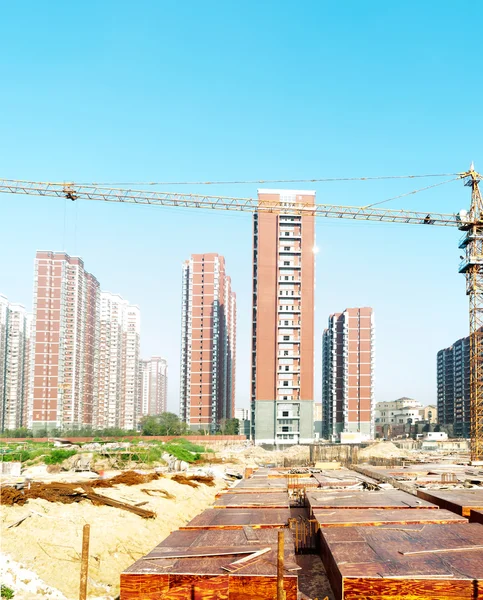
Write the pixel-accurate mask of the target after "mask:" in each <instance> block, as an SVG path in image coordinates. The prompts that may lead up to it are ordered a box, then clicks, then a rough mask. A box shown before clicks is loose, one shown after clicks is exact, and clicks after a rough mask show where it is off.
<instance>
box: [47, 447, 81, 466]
mask: <svg viewBox="0 0 483 600" xmlns="http://www.w3.org/2000/svg"><path fill="white" fill-rule="evenodd" d="M74 454H77V450H61V449H58V450H52V452H51V453H50V454H48V455H47V456H46V457H45V458H44V463H45V464H46V465H58V464H60V463H61V462H63V461H64V460H65V459H66V458H70V457H71V456H74Z"/></svg>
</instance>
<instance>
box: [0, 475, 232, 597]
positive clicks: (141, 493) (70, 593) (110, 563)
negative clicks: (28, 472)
mask: <svg viewBox="0 0 483 600" xmlns="http://www.w3.org/2000/svg"><path fill="white" fill-rule="evenodd" d="M150 475H152V474H150ZM89 483H92V482H89ZM225 488H226V484H225V482H224V481H222V480H221V479H216V480H215V485H214V486H213V487H210V486H207V485H203V484H201V485H199V487H197V488H192V487H190V486H188V485H184V484H180V483H177V482H176V481H173V480H172V479H171V478H170V477H161V478H158V477H157V478H155V479H152V480H151V481H150V482H149V483H140V484H136V485H123V484H118V485H114V486H113V487H108V488H103V489H102V494H103V495H104V496H106V497H109V498H112V499H113V500H116V501H119V502H126V503H129V504H131V505H136V504H138V505H142V508H143V509H147V510H150V511H153V512H154V513H156V517H155V518H153V519H143V518H141V517H139V516H138V515H136V514H133V513H131V512H127V511H124V510H117V509H116V508H113V507H111V506H93V505H92V504H91V503H90V502H73V503H71V504H63V503H53V502H49V501H47V500H44V499H40V498H39V499H29V501H28V503H27V504H25V505H23V506H22V505H19V504H15V505H14V506H4V507H3V510H2V516H1V523H0V537H1V539H2V551H4V552H5V553H8V554H9V555H10V556H11V557H12V559H14V560H16V561H19V562H21V563H22V564H23V565H24V566H25V567H26V568H29V569H32V570H33V571H35V573H36V574H37V575H38V576H39V577H40V578H41V579H42V580H43V581H44V582H46V583H47V584H48V585H50V586H53V587H54V588H56V589H58V590H60V591H61V592H62V593H63V594H64V595H65V596H66V597H67V598H68V599H69V600H70V599H72V600H74V599H77V598H78V594H79V568H80V553H81V546H82V527H83V525H84V524H85V523H89V524H90V525H91V541H90V551H89V589H88V594H89V598H102V599H105V600H111V599H114V598H115V597H116V596H117V595H118V593H119V575H120V573H121V572H122V571H123V570H124V569H125V568H126V567H128V566H129V565H131V564H132V563H133V562H134V561H136V560H137V559H138V558H141V557H142V556H144V555H145V554H146V553H147V552H149V551H150V550H152V549H153V548H154V546H156V545H157V544H159V543H160V542H161V541H162V540H163V539H164V538H165V537H166V536H167V535H169V533H171V531H173V530H174V529H177V528H178V527H180V526H182V525H184V524H186V523H187V522H188V521H190V520H191V519H192V518H194V517H195V516H196V515H198V514H199V513H200V512H201V511H202V510H204V509H205V508H207V507H209V506H212V505H213V502H214V498H215V495H216V493H217V492H218V491H220V490H221V489H225ZM164 492H167V493H168V495H169V496H170V498H166V497H165V496H166V494H165V493H164ZM174 498H175V499H174ZM23 517H28V518H26V519H25V521H23V522H21V523H20V524H19V525H18V526H16V527H10V528H8V527H9V525H12V524H14V523H17V522H18V521H20V520H21V519H22V518H23ZM31 597H32V598H34V597H37V596H31ZM47 597H48V596H47ZM21 598H22V596H19V600H20V599H21Z"/></svg>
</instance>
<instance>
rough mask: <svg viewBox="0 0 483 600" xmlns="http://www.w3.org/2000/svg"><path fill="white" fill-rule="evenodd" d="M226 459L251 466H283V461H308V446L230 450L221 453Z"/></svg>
mask: <svg viewBox="0 0 483 600" xmlns="http://www.w3.org/2000/svg"><path fill="white" fill-rule="evenodd" d="M223 456H225V457H226V458H228V459H229V458H233V459H238V460H239V461H240V462H242V463H247V464H248V463H252V464H257V465H261V464H275V465H277V466H283V464H284V461H287V462H289V461H291V460H294V461H307V462H308V461H309V460H310V449H309V446H302V445H295V446H289V447H288V448H286V449H285V450H265V448H262V447H261V446H249V447H248V448H246V447H243V448H230V449H227V450H225V451H224V452H223Z"/></svg>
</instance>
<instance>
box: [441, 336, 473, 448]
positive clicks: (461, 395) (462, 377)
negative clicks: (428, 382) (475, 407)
mask: <svg viewBox="0 0 483 600" xmlns="http://www.w3.org/2000/svg"><path fill="white" fill-rule="evenodd" d="M437 388H438V402H437V406H438V423H440V424H441V425H453V434H454V435H455V436H458V437H460V436H461V437H469V436H470V338H469V337H465V338H461V339H460V340H457V341H456V342H455V343H454V344H453V345H452V346H449V348H444V349H443V350H440V351H439V352H438V354H437Z"/></svg>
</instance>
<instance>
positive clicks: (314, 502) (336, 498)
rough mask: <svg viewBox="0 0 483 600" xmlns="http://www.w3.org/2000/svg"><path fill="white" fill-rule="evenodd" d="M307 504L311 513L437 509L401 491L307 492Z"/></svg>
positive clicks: (429, 503)
mask: <svg viewBox="0 0 483 600" xmlns="http://www.w3.org/2000/svg"><path fill="white" fill-rule="evenodd" d="M307 502H308V504H309V506H310V510H311V512H313V511H314V510H315V509H316V508H317V509H322V508H324V509H329V508H351V509H365V508H378V509H407V508H417V509H421V508H430V509H437V508H438V507H437V505H436V504H432V503H431V502H428V501H426V500H422V499H420V498H417V497H415V496H412V495H411V494H407V493H406V492H402V491H401V490H376V491H351V490H345V491H330V492H329V491H319V490H317V491H309V492H307Z"/></svg>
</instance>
